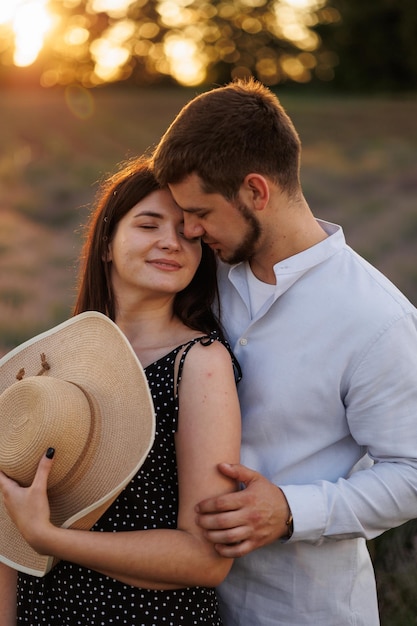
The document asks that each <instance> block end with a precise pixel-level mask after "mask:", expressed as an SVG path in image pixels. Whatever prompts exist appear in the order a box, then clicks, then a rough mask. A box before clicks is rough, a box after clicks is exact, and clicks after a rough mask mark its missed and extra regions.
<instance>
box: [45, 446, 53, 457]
mask: <svg viewBox="0 0 417 626" xmlns="http://www.w3.org/2000/svg"><path fill="white" fill-rule="evenodd" d="M54 454H55V448H48V449H47V451H46V454H45V456H46V458H47V459H52V458H53V456H54Z"/></svg>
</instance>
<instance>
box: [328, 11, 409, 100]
mask: <svg viewBox="0 0 417 626" xmlns="http://www.w3.org/2000/svg"><path fill="white" fill-rule="evenodd" d="M331 4H332V7H333V8H334V9H335V10H337V11H338V12H339V14H340V15H341V16H342V19H341V20H340V21H338V22H337V21H333V22H331V23H330V22H329V23H327V24H326V25H325V24H319V25H318V26H317V33H318V34H320V36H321V39H322V41H323V46H324V47H325V48H329V49H330V50H334V51H336V52H337V54H338V56H339V63H338V67H337V68H336V72H335V78H334V81H333V83H332V86H333V87H335V88H339V89H340V88H348V89H350V90H352V89H353V90H360V91H388V92H389V91H401V90H402V91H412V90H415V89H416V87H417V10H416V0H378V1H377V2H376V1H375V0H332V2H331Z"/></svg>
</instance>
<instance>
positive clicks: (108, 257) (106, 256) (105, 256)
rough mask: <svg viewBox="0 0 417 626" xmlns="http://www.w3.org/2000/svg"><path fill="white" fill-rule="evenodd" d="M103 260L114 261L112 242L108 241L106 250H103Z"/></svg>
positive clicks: (106, 261)
mask: <svg viewBox="0 0 417 626" xmlns="http://www.w3.org/2000/svg"><path fill="white" fill-rule="evenodd" d="M101 260H102V261H104V262H105V263H109V262H110V261H113V255H112V251H111V243H107V246H106V250H105V251H104V252H103V256H102V257H101Z"/></svg>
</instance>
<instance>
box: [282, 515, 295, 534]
mask: <svg viewBox="0 0 417 626" xmlns="http://www.w3.org/2000/svg"><path fill="white" fill-rule="evenodd" d="M285 525H286V527H287V528H288V532H287V534H286V535H285V537H284V538H285V539H291V537H292V534H293V532H294V520H293V517H292V513H291V510H290V514H289V516H288V519H287V521H286V522H285Z"/></svg>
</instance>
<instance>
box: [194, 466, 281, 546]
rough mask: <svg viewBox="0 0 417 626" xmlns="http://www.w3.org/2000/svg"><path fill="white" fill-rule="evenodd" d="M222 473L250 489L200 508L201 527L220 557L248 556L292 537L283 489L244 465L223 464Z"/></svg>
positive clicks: (206, 502) (202, 504)
mask: <svg viewBox="0 0 417 626" xmlns="http://www.w3.org/2000/svg"><path fill="white" fill-rule="evenodd" d="M218 469H219V471H221V472H222V474H224V475H225V476H228V477H229V478H233V479H235V480H236V481H237V482H240V483H243V484H244V485H245V487H246V488H245V489H243V490H242V491H237V492H234V493H230V494H225V495H222V496H218V497H215V498H208V499H207V500H203V501H202V502H200V503H199V504H198V505H197V506H196V511H197V523H198V524H199V526H201V527H202V528H203V529H204V530H205V536H206V537H207V539H209V541H211V542H212V543H214V544H215V548H216V550H217V552H218V553H219V554H221V555H222V556H224V557H230V558H235V557H239V556H244V555H245V554H248V553H249V552H251V551H252V550H256V549H257V548H260V547H262V546H265V545H267V544H269V543H272V542H273V541H276V540H277V539H279V538H281V537H285V536H286V535H287V534H288V526H287V523H286V522H287V520H288V518H289V515H290V509H289V507H288V503H287V500H286V498H285V496H284V494H283V492H282V491H281V489H279V487H277V486H276V485H274V484H273V483H271V482H270V481H269V480H267V479H266V478H264V477H263V476H262V475H261V474H259V473H258V472H255V471H254V470H251V469H249V468H248V467H245V466H244V465H238V464H237V465H229V464H227V463H221V464H220V465H219V466H218Z"/></svg>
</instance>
